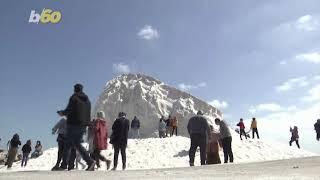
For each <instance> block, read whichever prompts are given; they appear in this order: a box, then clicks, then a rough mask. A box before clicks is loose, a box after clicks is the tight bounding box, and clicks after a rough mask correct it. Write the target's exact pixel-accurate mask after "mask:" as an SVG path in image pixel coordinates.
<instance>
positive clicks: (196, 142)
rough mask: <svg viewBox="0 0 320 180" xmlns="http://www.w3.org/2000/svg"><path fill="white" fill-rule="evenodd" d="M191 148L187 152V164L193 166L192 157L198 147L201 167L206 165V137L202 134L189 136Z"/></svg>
mask: <svg viewBox="0 0 320 180" xmlns="http://www.w3.org/2000/svg"><path fill="white" fill-rule="evenodd" d="M190 138H191V146H190V150H189V163H190V166H193V165H194V157H195V155H196V151H197V148H198V146H199V147H200V161H201V165H205V164H206V145H207V138H206V135H202V134H191V135H190Z"/></svg>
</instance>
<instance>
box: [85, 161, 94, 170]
mask: <svg viewBox="0 0 320 180" xmlns="http://www.w3.org/2000/svg"><path fill="white" fill-rule="evenodd" d="M95 165H96V161H95V160H92V161H91V163H90V164H88V168H87V169H86V171H94V166H95Z"/></svg>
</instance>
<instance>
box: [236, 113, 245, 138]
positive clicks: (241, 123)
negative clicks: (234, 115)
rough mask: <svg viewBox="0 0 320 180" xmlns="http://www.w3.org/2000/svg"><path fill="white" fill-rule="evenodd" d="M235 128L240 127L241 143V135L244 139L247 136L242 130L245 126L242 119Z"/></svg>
mask: <svg viewBox="0 0 320 180" xmlns="http://www.w3.org/2000/svg"><path fill="white" fill-rule="evenodd" d="M237 126H239V127H240V139H241V141H242V135H244V137H246V139H247V135H246V132H245V130H244V129H245V126H244V123H243V119H242V118H241V119H240V122H239V123H238V124H237Z"/></svg>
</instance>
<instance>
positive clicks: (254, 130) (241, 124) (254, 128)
mask: <svg viewBox="0 0 320 180" xmlns="http://www.w3.org/2000/svg"><path fill="white" fill-rule="evenodd" d="M237 126H239V134H240V139H241V140H242V135H243V136H244V137H245V138H246V139H247V138H248V135H247V134H248V133H247V132H246V131H245V128H246V127H245V125H244V122H243V119H242V118H240V121H239V123H238V124H237ZM250 130H252V139H254V135H255V134H256V135H257V138H258V139H260V137H259V132H258V124H257V120H256V118H252V121H251V126H250Z"/></svg>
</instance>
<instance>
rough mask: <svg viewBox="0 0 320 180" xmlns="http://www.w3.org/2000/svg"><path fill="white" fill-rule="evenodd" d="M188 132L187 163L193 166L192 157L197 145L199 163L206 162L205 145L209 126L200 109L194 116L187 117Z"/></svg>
mask: <svg viewBox="0 0 320 180" xmlns="http://www.w3.org/2000/svg"><path fill="white" fill-rule="evenodd" d="M187 129H188V133H189V135H190V139H191V145H190V150H189V163H190V166H194V157H195V154H196V150H197V148H198V146H199V147H200V161H201V165H205V164H206V146H207V141H208V138H209V137H210V126H209V123H208V121H207V119H206V118H205V117H204V116H203V113H202V111H198V112H197V115H196V116H193V117H192V118H190V119H189V122H188V126H187Z"/></svg>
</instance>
